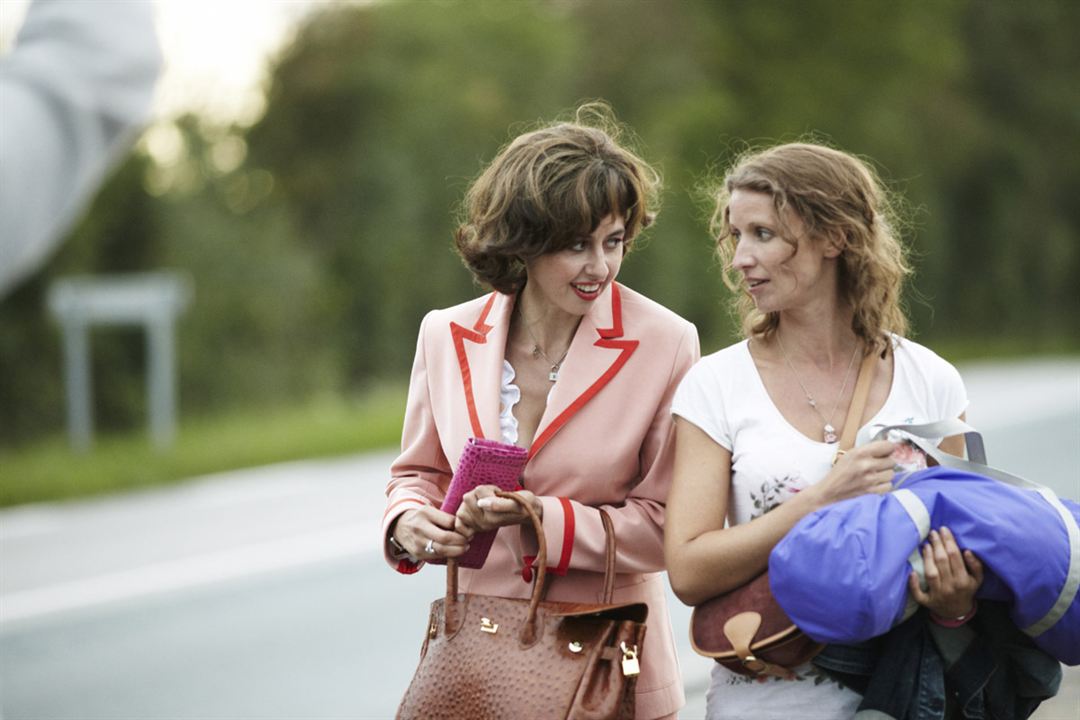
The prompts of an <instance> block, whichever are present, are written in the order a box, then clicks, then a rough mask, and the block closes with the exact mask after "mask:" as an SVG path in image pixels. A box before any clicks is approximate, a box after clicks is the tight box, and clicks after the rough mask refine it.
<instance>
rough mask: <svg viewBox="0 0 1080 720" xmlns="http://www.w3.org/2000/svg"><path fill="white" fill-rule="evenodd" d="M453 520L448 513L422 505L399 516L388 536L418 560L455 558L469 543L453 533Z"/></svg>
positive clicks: (462, 552)
mask: <svg viewBox="0 0 1080 720" xmlns="http://www.w3.org/2000/svg"><path fill="white" fill-rule="evenodd" d="M455 520H456V518H455V517H454V516H453V515H451V514H450V513H445V512H443V511H442V510H440V509H438V508H437V507H432V506H430V505H425V506H424V507H422V508H418V509H415V510H406V511H405V512H403V513H401V516H400V517H399V518H398V519H397V522H395V523H394V525H393V526H392V527H391V528H390V532H391V533H392V534H393V536H394V539H395V540H397V541H398V543H400V544H401V546H402V547H403V548H405V549H406V550H407V551H408V552H409V554H410V555H412V556H413V557H414V558H417V559H418V560H431V559H433V558H452V557H458V556H460V555H462V554H464V552H465V551H466V550H468V549H469V541H468V540H467V539H466V538H465V536H464V535H462V534H461V533H458V532H454V521H455ZM429 541H431V544H430V545H429V544H428V542H429ZM428 548H431V549H430V551H429V550H428Z"/></svg>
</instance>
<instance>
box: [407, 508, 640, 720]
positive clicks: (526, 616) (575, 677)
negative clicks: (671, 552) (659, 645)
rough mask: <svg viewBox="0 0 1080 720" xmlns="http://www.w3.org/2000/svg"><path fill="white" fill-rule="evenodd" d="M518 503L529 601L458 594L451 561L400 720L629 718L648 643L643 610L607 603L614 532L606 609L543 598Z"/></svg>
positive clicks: (541, 575) (543, 569)
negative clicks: (530, 579) (528, 563)
mask: <svg viewBox="0 0 1080 720" xmlns="http://www.w3.org/2000/svg"><path fill="white" fill-rule="evenodd" d="M497 494H498V496H499V497H505V498H510V499H512V500H515V501H516V502H517V503H518V504H519V505H521V506H522V508H524V509H525V510H526V511H527V512H528V514H529V517H530V519H531V521H532V524H533V528H534V529H535V531H536V537H537V539H538V541H539V556H538V557H537V568H538V570H537V573H536V582H535V584H534V586H533V591H532V596H531V598H529V599H523V598H503V597H493V596H489V595H476V594H471V593H458V591H457V563H456V562H454V561H453V560H450V561H449V562H448V563H447V568H446V597H445V598H439V599H438V600H436V601H435V602H433V603H432V604H431V614H430V616H429V618H428V622H427V626H426V636H425V638H424V645H423V648H422V649H421V651H420V665H419V667H417V669H416V673H415V674H414V676H413V679H412V683H411V684H410V685H409V689H408V690H407V691H406V693H405V697H404V698H403V699H402V701H401V706H400V707H399V708H398V713H397V717H398V718H399V720H414V719H419V718H423V719H424V720H457V719H459V718H460V719H461V720H466V719H467V720H477V719H479V718H485V719H488V720H501V719H504V718H505V720H529V719H530V718H535V719H536V720H549V719H550V718H573V719H580V720H626V719H629V718H633V717H634V700H635V698H634V691H635V688H636V685H637V675H638V672H639V670H640V668H639V658H640V657H641V653H642V650H643V646H644V640H645V619H646V616H647V614H648V606H647V605H645V604H644V603H628V604H621V605H620V604H613V603H612V595H613V593H614V590H615V553H616V548H615V533H614V531H613V529H612V525H611V519H610V518H609V517H608V516H607V513H605V512H604V511H603V510H601V511H600V513H601V517H602V518H603V521H604V530H605V532H606V534H607V546H606V556H607V557H606V561H607V562H606V569H605V573H604V591H603V603H599V604H597V603H561V602H548V601H545V600H543V599H542V598H543V595H544V583H545V579H546V576H547V551H546V543H545V541H544V528H543V526H542V525H541V523H540V519H539V518H538V517H537V516H536V514H535V513H534V511H533V510H532V508H531V507H530V506H529V504H528V503H527V502H526V501H524V500H523V499H521V498H520V497H519V496H518V495H517V494H515V493H508V492H498V493H497Z"/></svg>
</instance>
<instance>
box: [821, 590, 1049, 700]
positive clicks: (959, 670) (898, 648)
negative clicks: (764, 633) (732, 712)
mask: <svg viewBox="0 0 1080 720" xmlns="http://www.w3.org/2000/svg"><path fill="white" fill-rule="evenodd" d="M814 664H815V665H817V666H818V667H820V668H822V669H823V670H826V671H827V672H828V673H829V674H830V675H832V676H833V677H835V678H836V679H837V680H838V681H840V682H841V683H842V684H844V685H846V686H847V687H850V688H851V689H853V690H856V691H857V692H860V693H862V695H863V700H862V703H861V704H860V705H859V712H864V711H876V714H875V713H872V712H867V714H866V715H865V716H864V717H870V716H873V717H877V718H881V717H883V716H884V717H891V718H896V720H942V719H943V718H966V719H971V720H1022V719H1023V718H1027V717H1029V716H1030V715H1031V714H1032V713H1033V712H1035V709H1036V708H1037V707H1038V706H1039V703H1041V702H1042V701H1043V700H1046V699H1047V698H1051V697H1053V696H1054V695H1055V694H1057V691H1058V687H1059V686H1060V684H1061V665H1060V664H1059V663H1058V662H1057V661H1056V660H1054V659H1053V658H1052V657H1050V656H1049V655H1047V654H1046V653H1044V652H1043V651H1042V650H1039V649H1038V648H1037V647H1035V645H1034V644H1033V643H1032V642H1031V640H1030V639H1028V638H1027V637H1026V636H1025V635H1023V634H1022V633H1021V632H1020V631H1019V630H1017V629H1016V626H1015V625H1013V623H1012V621H1011V620H1010V619H1009V615H1008V611H1007V607H1006V606H1005V605H1004V604H1003V603H995V602H990V601H980V603H979V610H978V613H977V614H976V615H975V617H974V618H972V620H971V622H970V623H969V624H968V625H965V626H963V627H961V628H957V629H952V630H946V629H944V628H940V627H939V626H937V625H935V624H933V623H931V622H929V621H928V619H927V615H926V611H925V610H919V612H917V613H916V614H915V615H913V616H912V617H911V618H909V619H908V620H906V621H904V622H902V623H900V624H899V625H897V626H896V627H894V628H893V629H892V630H890V631H889V632H888V633H886V634H885V635H882V636H881V637H877V638H874V639H873V640H870V641H868V642H865V643H861V644H859V645H830V646H828V647H827V648H825V650H824V651H823V652H822V653H821V654H820V655H818V656H817V657H816V658H814ZM858 717H859V715H856V718H858Z"/></svg>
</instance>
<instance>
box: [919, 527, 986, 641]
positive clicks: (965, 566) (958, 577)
mask: <svg viewBox="0 0 1080 720" xmlns="http://www.w3.org/2000/svg"><path fill="white" fill-rule="evenodd" d="M922 555H923V565H924V566H925V575H926V583H927V585H928V586H929V591H928V592H923V589H922V587H920V585H919V576H918V575H917V574H915V573H911V577H910V578H908V587H909V588H910V589H911V596H912V597H913V598H915V601H916V602H917V603H919V604H920V605H924V606H926V607H927V608H928V609H929V610H930V612H932V613H933V614H934V615H936V616H938V617H939V618H942V619H945V620H950V619H953V618H960V617H964V616H966V615H968V614H969V613H970V612H971V610H972V608H973V607H974V604H975V591H976V590H978V589H979V586H980V585H982V581H983V565H982V563H981V562H979V559H978V558H977V557H975V553H973V552H971V551H970V550H965V551H963V553H961V552H960V548H959V547H958V546H957V544H956V538H954V537H953V534H952V531H951V530H949V528H947V527H942V528H941V531H940V532H938V531H936V530H931V531H930V538H929V540H928V541H927V543H926V544H925V545H923V551H922Z"/></svg>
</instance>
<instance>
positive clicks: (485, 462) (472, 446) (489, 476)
mask: <svg viewBox="0 0 1080 720" xmlns="http://www.w3.org/2000/svg"><path fill="white" fill-rule="evenodd" d="M528 459H529V453H528V451H527V450H525V448H522V447H518V446H517V445H509V444H507V443H503V442H498V441H496V440H482V439H479V438H469V440H468V442H467V443H465V450H464V451H462V453H461V460H460V461H459V462H458V466H457V471H456V472H455V473H454V477H453V479H452V480H451V481H450V488H449V489H448V490H447V492H446V499H445V500H443V504H442V508H441V510H442V511H443V512H448V513H450V514H451V515H452V514H454V513H456V512H457V509H458V507H459V506H460V505H461V498H462V497H463V496H464V495H465V493H467V492H469V491H470V490H472V489H473V488H474V487H476V486H477V485H494V486H496V487H497V488H499V489H500V490H506V491H507V492H513V491H514V490H520V489H521V482H520V480H519V479H520V478H521V471H522V470H524V469H525V463H526V461H528ZM496 533H498V530H489V531H487V532H482V533H477V534H476V535H474V536H473V539H472V542H470V543H469V550H468V552H466V553H465V554H464V555H462V556H461V557H459V558H458V559H457V560H458V565H459V566H460V567H463V568H474V569H475V568H479V567H483V565H484V561H485V560H487V556H488V553H489V552H490V551H491V544H492V543H493V542H495V534H496ZM429 562H431V563H434V564H436V565H445V564H446V560H443V559H437V560H431V561H429Z"/></svg>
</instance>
